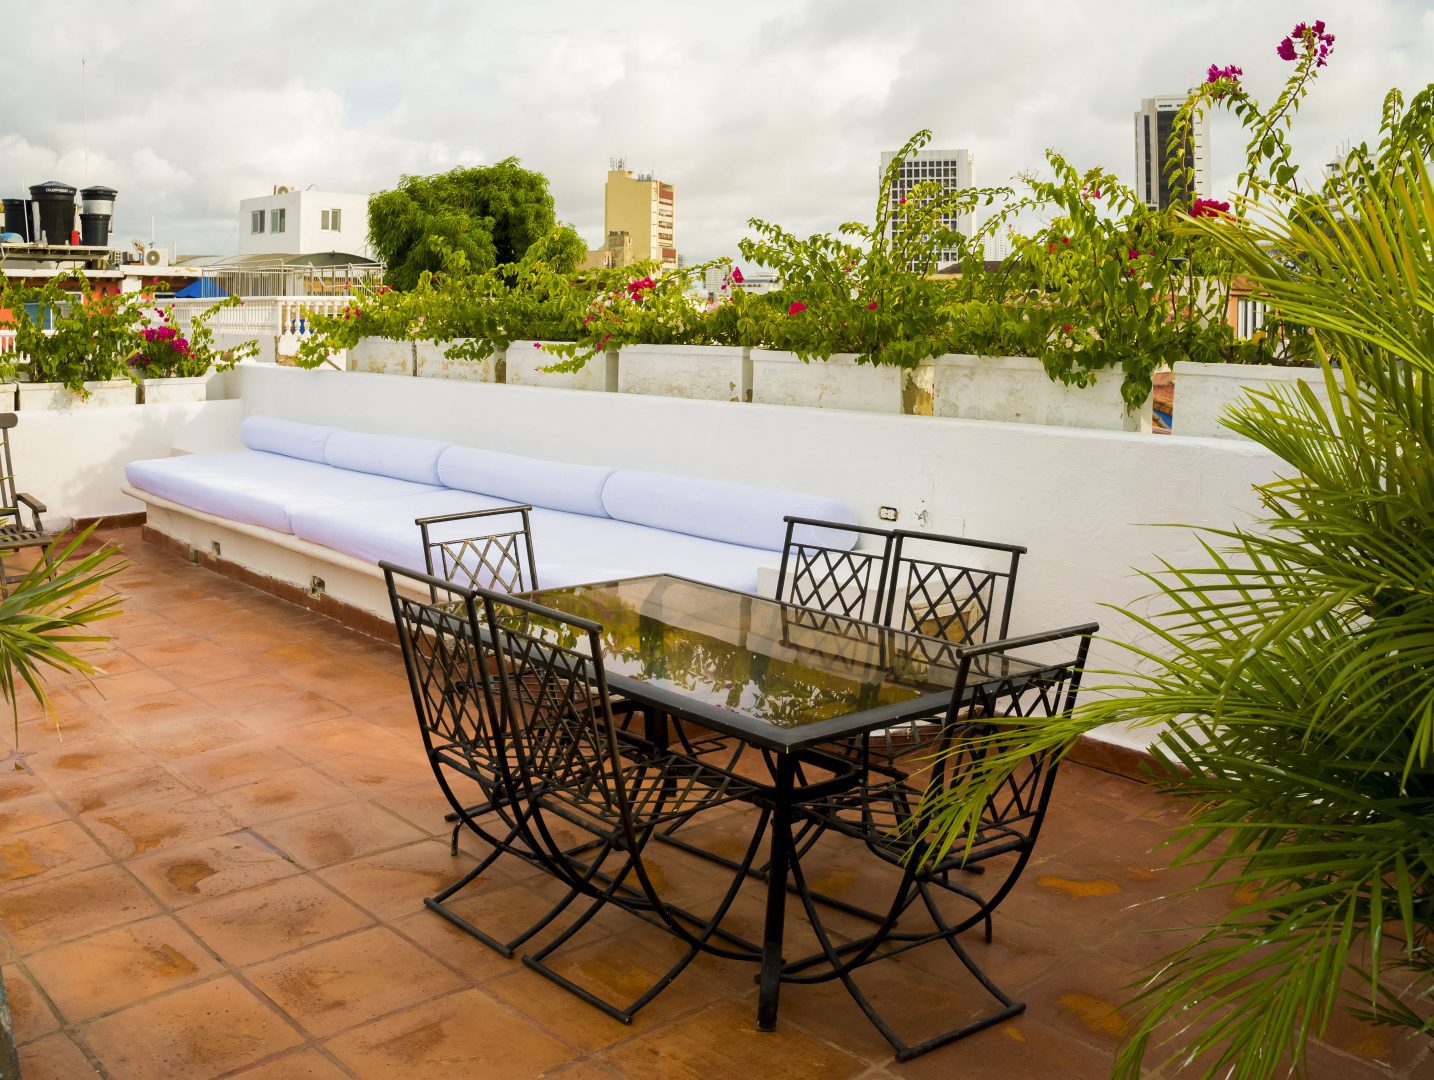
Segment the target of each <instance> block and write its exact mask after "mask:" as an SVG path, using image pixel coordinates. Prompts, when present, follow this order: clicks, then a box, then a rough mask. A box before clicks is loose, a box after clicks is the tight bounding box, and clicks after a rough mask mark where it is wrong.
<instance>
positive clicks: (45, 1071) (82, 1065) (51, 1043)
mask: <svg viewBox="0 0 1434 1080" xmlns="http://www.w3.org/2000/svg"><path fill="white" fill-rule="evenodd" d="M20 1075H21V1076H23V1077H24V1078H25V1080H87V1078H88V1077H95V1078H98V1077H99V1075H100V1074H99V1073H97V1072H96V1071H95V1068H94V1066H93V1065H91V1064H90V1062H89V1059H87V1058H86V1057H85V1052H84V1051H83V1050H81V1049H80V1048H79V1047H78V1046H76V1045H75V1043H74V1042H73V1041H72V1040H71V1039H70V1037H69V1036H68V1035H51V1036H50V1037H49V1038H46V1039H41V1040H40V1041H39V1042H33V1043H30V1044H29V1045H28V1046H22V1047H20Z"/></svg>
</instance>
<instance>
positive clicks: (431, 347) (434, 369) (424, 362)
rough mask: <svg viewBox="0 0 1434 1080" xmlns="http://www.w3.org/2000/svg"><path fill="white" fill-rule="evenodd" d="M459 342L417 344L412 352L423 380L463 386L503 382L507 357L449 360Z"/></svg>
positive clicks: (497, 354) (495, 353)
mask: <svg viewBox="0 0 1434 1080" xmlns="http://www.w3.org/2000/svg"><path fill="white" fill-rule="evenodd" d="M456 344H458V342H456V341H417V342H414V346H413V350H414V356H415V363H416V364H417V370H418V376H419V378H421V379H459V380H462V381H464V382H502V381H503V372H504V363H503V359H504V354H503V353H502V352H493V353H489V354H488V355H487V356H485V357H483V359H481V360H462V359H458V358H455V357H450V356H449V355H448V353H447V350H448V349H450V348H451V347H452V346H454V345H456Z"/></svg>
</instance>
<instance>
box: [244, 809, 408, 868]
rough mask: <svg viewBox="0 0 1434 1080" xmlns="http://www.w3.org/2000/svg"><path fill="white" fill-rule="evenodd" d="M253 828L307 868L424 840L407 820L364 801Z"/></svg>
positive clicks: (327, 864) (344, 860) (328, 864)
mask: <svg viewBox="0 0 1434 1080" xmlns="http://www.w3.org/2000/svg"><path fill="white" fill-rule="evenodd" d="M257 829H258V832H259V833H260V834H261V835H263V836H264V837H265V838H266V839H267V840H268V841H269V842H270V843H272V844H273V845H274V846H275V847H277V848H279V849H280V850H281V851H284V852H286V853H287V854H288V855H290V856H291V857H292V858H293V859H294V861H295V862H297V863H298V864H299V865H300V866H306V867H309V868H310V869H313V868H315V867H320V866H332V865H333V864H334V863H340V862H347V861H348V860H349V859H353V858H356V857H357V856H360V855H366V854H368V853H370V852H374V851H380V850H383V849H385V848H392V847H398V846H400V845H403V844H408V843H412V842H413V841H415V840H421V839H424V834H423V833H422V832H421V831H420V830H418V829H416V828H414V827H413V826H412V825H410V824H408V822H406V821H404V820H403V819H401V818H398V817H395V816H394V815H393V814H390V813H389V812H388V811H387V810H384V809H382V808H381V807H377V806H373V805H372V804H370V803H367V802H351V803H345V804H343V805H342V806H336V807H330V808H328V809H325V810H315V811H313V812H312V813H308V814H300V815H298V816H297V817H291V818H284V819H283V820H281V821H270V822H266V823H264V824H262V825H259V826H258V827H257Z"/></svg>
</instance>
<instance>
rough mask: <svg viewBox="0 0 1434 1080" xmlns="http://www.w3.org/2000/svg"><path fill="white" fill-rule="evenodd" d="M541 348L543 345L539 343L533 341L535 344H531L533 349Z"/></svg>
mask: <svg viewBox="0 0 1434 1080" xmlns="http://www.w3.org/2000/svg"><path fill="white" fill-rule="evenodd" d="M542 347H543V343H542V342H541V341H535V342H533V348H535V349H541V348H542Z"/></svg>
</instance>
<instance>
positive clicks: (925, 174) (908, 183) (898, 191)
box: [881, 150, 976, 266]
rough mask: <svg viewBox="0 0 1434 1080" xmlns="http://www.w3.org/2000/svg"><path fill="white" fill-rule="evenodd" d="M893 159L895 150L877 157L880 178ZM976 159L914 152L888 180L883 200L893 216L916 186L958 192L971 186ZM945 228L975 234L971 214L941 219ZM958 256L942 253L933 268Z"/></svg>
mask: <svg viewBox="0 0 1434 1080" xmlns="http://www.w3.org/2000/svg"><path fill="white" fill-rule="evenodd" d="M895 158H896V153H895V151H884V152H883V153H882V155H881V175H882V176H885V175H886V170H887V169H888V168H889V167H890V165H891V163H892V161H893V160H894V159H895ZM975 176H976V159H975V156H974V155H973V154H972V153H971V151H969V150H918V151H916V153H914V154H912V155H911V156H910V157H908V158H907V159H906V160H905V161H904V162H903V163H902V166H901V172H900V174H899V175H898V176H897V177H896V178H895V179H894V180H893V181H892V184H891V187H890V189H889V190H888V191H887V199H888V200H889V203H890V206H891V208H892V211H893V216H895V211H896V208H897V207H899V206H900V205H901V200H902V199H904V198H905V197H906V196H907V194H908V193H910V191H911V189H912V188H914V187H915V186H916V185H917V184H919V183H923V182H927V181H935V182H936V183H938V184H940V185H941V189H942V190H943V191H959V190H961V189H962V188H969V187H972V186H974V184H975V182H976V180H975ZM942 223H943V224H944V225H946V226H947V228H954V229H956V230H957V231H958V232H962V233H965V234H966V235H967V236H971V235H972V234H973V233H974V232H975V231H976V217H975V215H974V214H959V215H952V216H949V217H944V218H942ZM960 257H961V255H960V252H958V251H956V250H955V249H951V250H947V251H942V252H941V253H940V254H939V255H938V257H937V266H945V265H947V264H948V263H952V262H955V261H956V260H957V259H959V258H960Z"/></svg>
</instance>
